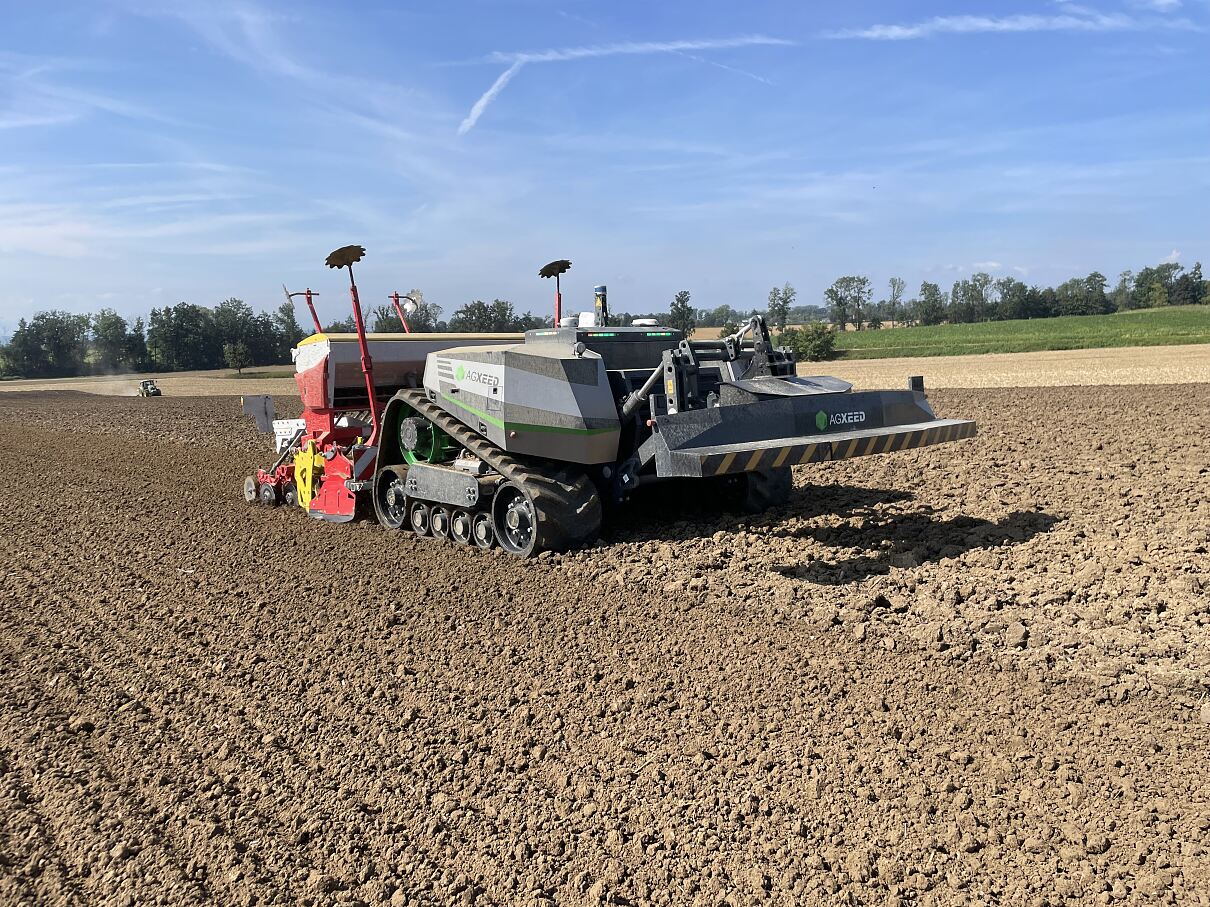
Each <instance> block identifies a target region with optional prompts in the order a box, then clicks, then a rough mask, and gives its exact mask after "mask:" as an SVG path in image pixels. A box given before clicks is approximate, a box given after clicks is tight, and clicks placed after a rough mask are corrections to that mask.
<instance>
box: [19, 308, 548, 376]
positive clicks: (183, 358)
mask: <svg viewBox="0 0 1210 907" xmlns="http://www.w3.org/2000/svg"><path fill="white" fill-rule="evenodd" d="M408 295H409V296H411V297H412V298H413V299H415V300H416V302H417V306H416V311H415V312H414V313H413V314H412V315H411V316H410V317H409V318H408V326H409V327H410V328H411V329H412V330H413V331H417V332H434V331H447V330H449V331H466V332H491V331H525V330H529V329H530V328H534V327H541V326H543V325H544V324H547V323H549V322H548V320H546V319H543V318H541V317H538V316H535V315H530V314H529V313H525V314H522V315H518V314H517V313H516V311H515V310H514V308H513V304H512V303H511V302H509V301H507V300H503V299H495V300H493V301H492V302H484V301H482V300H474V301H473V302H469V303H467V304H466V305H464V306H463V307H462V308H460V309H458V310H457V311H455V312H454V314H453V315H452V316H451V317H450V318H449V320H448V321H444V320H442V318H441V311H442V310H441V307H440V306H437V305H434V304H433V303H431V302H427V301H425V299H424V294H423V293H422V292H421V291H420V290H411V291H409V293H408ZM365 317H366V327H367V329H368V330H370V331H373V332H376V333H383V332H398V331H402V330H403V324H402V322H400V320H399V316H398V314H396V312H395V308H394V306H391V305H386V304H384V305H380V306H378V307H376V308H374V309H372V310H370V311H369V312H367V313H366V316H365ZM354 330H356V325H355V324H354V323H353V316H352V314H350V315H349V316H348V318H345V319H342V320H335V321H330V322H329V323H328V324H325V325H324V331H326V332H332V333H343V332H352V331H354ZM311 333H313V331H312V330H311V328H310V327H308V328H307V329H304V328H303V327H302V325H301V324H300V323H299V321H298V315H297V313H296V311H295V306H294V304H293V303H292V302H288V301H286V302H282V304H281V305H279V306H278V307H277V308H276V309H275V310H274V311H273V312H272V313H269V312H255V311H253V309H252V307H251V306H250V305H248V304H247V303H246V302H244V301H243V300H241V299H235V298H232V299H225V300H223V301H222V302H220V303H219V304H218V305H216V306H214V307H213V308H209V307H207V306H201V305H195V304H193V303H189V302H179V303H177V304H176V305H172V306H164V307H163V308H156V309H152V310H151V313H150V314H149V315H148V317H147V318H146V319H143V318H142V317H138V318H135V319H134V320H133V321H128V320H127V319H126V318H124V317H123V316H121V315H119V314H118V313H117V312H115V311H114V310H113V309H102V310H101V311H99V312H97V313H95V314H91V315H85V314H77V313H73V312H62V311H49V312H38V313H37V314H35V315H34V316H33V317H32V318H30V319H29V320H26V319H24V318H22V319H21V320H20V321H19V322H18V324H17V329H16V330H15V331H13V335H12V337H11V338H10V340H9V342H8V343H7V344H4V345H3V346H0V370H2V373H3V374H5V375H11V376H17V377H22V378H67V377H76V376H80V375H111V374H118V373H122V372H173V371H203V370H211V369H217V368H224V367H226V368H231V369H235V370H236V371H240V370H242V369H244V368H248V367H252V366H265V365H280V364H283V363H288V362H289V361H290V350H291V349H292V348H293V347H295V346H297V345H298V342H299V341H300V340H302V339H303V338H304V337H306V336H308V335H309V334H311Z"/></svg>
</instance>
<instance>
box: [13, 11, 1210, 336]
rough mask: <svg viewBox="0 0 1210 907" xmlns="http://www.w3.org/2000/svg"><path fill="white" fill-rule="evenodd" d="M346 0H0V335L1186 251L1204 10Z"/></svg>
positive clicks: (652, 293) (1043, 279)
mask: <svg viewBox="0 0 1210 907" xmlns="http://www.w3.org/2000/svg"><path fill="white" fill-rule="evenodd" d="M342 6H344V7H345V11H337V10H336V7H335V6H334V5H330V4H329V5H319V4H313V3H308V2H305V0H303V2H291V3H288V4H287V3H277V2H276V0H246V2H245V0H238V2H227V0H213V2H207V3H202V2H181V3H171V2H157V0H111V2H107V0H89V2H81V3H72V2H55V3H52V4H41V5H40V4H32V3H24V2H22V3H17V2H13V0H0V14H2V15H0V22H3V23H4V24H3V32H0V330H3V331H7V330H11V328H12V326H13V325H14V324H15V322H16V319H17V318H18V317H20V316H22V315H28V314H29V313H31V312H32V311H34V310H36V309H45V308H60V309H69V310H75V311H90V310H95V309H97V308H99V307H101V306H111V307H114V308H116V309H118V310H119V311H120V312H122V313H124V314H130V315H134V314H140V313H145V312H146V311H147V310H149V309H150V308H151V307H152V306H159V305H164V304H170V303H173V302H177V301H180V300H182V299H184V300H188V301H191V302H197V303H202V304H207V305H212V304H214V303H216V302H218V301H220V300H221V299H223V298H225V297H227V296H239V297H241V298H243V299H245V300H247V301H248V302H250V303H252V304H253V305H255V306H258V307H269V306H275V305H276V304H277V303H278V301H279V300H280V292H281V291H280V286H281V284H282V282H283V281H284V282H286V283H288V284H289V285H290V287H291V289H294V288H296V287H297V288H301V287H303V286H304V285H306V284H310V285H311V286H312V287H314V288H315V289H317V290H319V291H320V292H321V294H322V295H321V298H320V307H321V311H322V313H323V314H324V316H325V317H334V316H337V315H344V314H345V313H346V308H347V307H346V297H345V296H343V295H341V289H340V281H339V279H338V278H337V276H336V275H335V274H334V273H331V272H329V271H327V269H326V268H324V267H323V264H322V263H323V259H324V257H325V255H326V254H327V253H328V252H329V251H330V250H332V249H333V248H335V247H337V246H340V245H344V244H346V243H351V242H356V243H360V244H362V245H365V246H366V247H367V249H368V250H369V251H368V255H367V260H366V262H365V264H364V266H363V267H362V269H361V271H360V272H359V283H360V284H361V286H362V292H363V297H364V299H365V301H366V302H368V303H372V304H376V303H377V302H379V301H381V300H382V299H385V295H386V294H387V293H389V292H390V291H392V290H394V289H399V290H401V291H405V290H407V289H408V288H410V287H420V288H422V289H423V290H424V291H425V293H426V296H427V298H429V299H430V300H431V301H433V302H435V303H437V304H439V305H441V306H443V307H444V308H445V311H446V312H447V313H449V312H452V311H453V310H454V309H455V308H457V307H458V306H460V305H462V304H463V303H465V302H467V301H469V300H470V299H474V298H487V299H490V298H493V297H502V298H509V299H511V300H513V301H514V302H515V303H516V304H517V306H518V307H519V308H520V309H522V310H524V309H532V310H534V311H539V310H541V311H545V310H546V309H547V307H548V305H549V297H550V287H549V286H548V284H547V282H545V281H540V280H539V279H538V278H537V276H536V272H537V269H538V268H539V267H540V266H541V265H542V264H544V263H545V262H546V261H549V260H551V259H554V258H563V257H566V258H570V259H572V261H573V262H574V266H573V269H572V271H571V272H570V274H568V275H567V279H566V281H565V284H564V291H565V296H566V297H567V302H568V304H569V307H570V308H573V309H574V308H576V307H577V305H578V304H579V303H583V304H584V305H585V306H587V305H588V304H590V302H591V292H592V290H591V288H592V286H593V285H594V284H596V283H607V284H608V285H609V287H610V296H611V301H612V303H613V305H614V307H615V309H624V310H629V311H640V310H649V309H659V308H664V307H666V306H667V303H668V301H669V300H670V299H671V297H672V295H673V293H675V292H676V291H677V290H679V289H682V288H685V289H689V290H690V291H691V292H692V293H693V299H694V301H695V303H697V304H698V305H700V306H702V307H713V306H716V305H721V304H723V303H728V304H731V305H733V306H735V307H736V308H741V309H742V308H746V307H749V306H753V305H758V304H760V303H761V302H762V301H763V299H764V297H765V295H766V293H767V291H768V288H769V287H770V286H771V285H773V284H775V283H776V284H780V283H782V282H784V281H790V282H792V283H793V284H795V285H796V286H797V287H798V288H799V300H800V302H818V301H819V300H820V297H821V294H822V292H823V289H824V288H825V287H826V286H827V285H828V284H829V283H831V281H832V280H833V279H834V278H836V277H838V276H841V275H843V274H850V273H859V274H867V275H869V276H870V277H871V278H872V279H873V280H874V281H875V285H876V287H877V288H878V290H880V291H883V290H884V289H885V286H886V280H887V278H888V277H890V276H892V275H900V276H902V277H904V278H905V279H906V280H907V281H908V286H909V292H910V293H911V292H914V291H915V289H916V288H917V287H918V286H919V283H920V281H921V280H925V279H927V280H935V281H938V282H940V283H942V285H943V286H946V287H948V285H949V283H950V282H951V281H953V280H954V279H956V278H959V277H961V276H963V275H964V274H969V273H970V272H971V271H972V270H989V271H991V272H993V273H995V274H998V275H999V274H1012V275H1015V276H1018V277H1021V278H1022V279H1024V280H1026V281H1028V282H1038V283H1053V282H1057V281H1059V280H1062V279H1065V278H1066V277H1069V276H1072V275H1077V274H1078V275H1082V274H1086V273H1087V272H1089V271H1091V270H1094V269H1096V270H1100V271H1102V272H1104V273H1106V274H1107V275H1109V276H1110V277H1111V278H1114V277H1116V274H1117V271H1118V270H1120V269H1122V268H1127V267H1130V268H1137V267H1140V266H1142V265H1145V264H1154V263H1156V262H1159V261H1161V260H1165V259H1171V258H1172V256H1177V257H1178V258H1179V260H1180V261H1181V262H1182V263H1184V264H1186V265H1188V264H1192V262H1193V261H1194V260H1196V259H1199V258H1208V257H1210V252H1208V250H1210V69H1208V68H1207V60H1208V59H1210V3H1208V2H1207V0H1103V2H1097V3H1095V4H1091V5H1083V4H1080V3H1075V2H1062V3H1056V2H1050V0H1037V2H1026V0H1019V2H996V3H985V4H979V5H977V6H976V5H968V6H962V5H959V4H946V3H912V4H907V3H889V2H860V0H858V2H849V3H845V4H828V5H825V4H808V3H799V2H788V0H787V2H782V3H760V2H755V3H735V2H734V0H729V2H715V0H694V2H688V0H678V2H665V3H653V2H650V0H647V2H643V3H632V2H610V3H590V2H576V0H563V2H539V0H518V2H503V0H501V2H488V0H480V2H465V0H445V2H441V3H377V4H361V5H355V4H346V5H342Z"/></svg>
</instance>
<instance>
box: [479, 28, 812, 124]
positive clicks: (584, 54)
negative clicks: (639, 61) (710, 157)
mask: <svg viewBox="0 0 1210 907" xmlns="http://www.w3.org/2000/svg"><path fill="white" fill-rule="evenodd" d="M793 43H794V42H793V41H786V40H784V39H782V38H770V37H767V36H765V35H742V36H740V37H738V38H718V39H713V40H704V41H627V42H625V43H622V44H599V45H595V46H589V47H567V48H562V49H559V50H542V51H534V52H526V53H503V52H501V51H496V52H495V53H493V54H490V55H489V56H488V60H490V61H494V62H499V63H509V64H510V65H509V67H508V69H506V70H504V72H502V73H501V74H500V76H499V78H497V79H496V81H495V82H493V83H492V86H491V88H489V89H488V90H487V91H485V92H484V93H483V95H482V96H481V97H480V98H479V100H477V101H476V102H475V106H474V107H472V108H471V110H470V113H468V114H467V115H466V119H464V120H463V121H462V124H461V125H460V126H459V127H458V134H459V135H466V133H468V132H470V131H471V129H473V128H474V126H475V124H476V123H477V122H479V117H481V116H483V112H484V111H485V110H487V108H488V107H489V106H490V105H491V103H492V101H494V100H496V98H497V97H499V95H500V92H502V91H504V89H505V87H506V86H507V85H508V83H509V82H510V81H512V78H513V76H515V75H516V74H517V73H518V71H520V69H521V67H522V66H524V65H525V64H526V63H561V62H564V61H567V60H585V59H590V58H593V57H615V56H619V55H622V54H673V53H675V54H684V53H685V52H686V51H694V50H722V49H725V48H729V47H755V46H761V45H763V46H778V45H781V46H785V45H789V44H793ZM744 75H751V74H750V73H744ZM755 78H759V77H755Z"/></svg>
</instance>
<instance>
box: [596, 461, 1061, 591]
mask: <svg viewBox="0 0 1210 907" xmlns="http://www.w3.org/2000/svg"><path fill="white" fill-rule="evenodd" d="M670 514H675V515H676V517H675V518H673V517H671V516H670ZM821 517H831V518H832V519H831V520H829V521H828V522H827V523H822V524H821V523H820V522H819V520H820V518H821ZM1058 522H1059V518H1058V517H1055V516H1053V515H1051V514H1049V513H1045V512H1039V511H1016V512H1013V513H1010V514H1008V515H1006V516H1005V517H1003V518H1002V519H1000V520H996V521H992V520H985V519H981V518H978V517H972V516H965V515H960V516H954V517H948V518H942V517H939V516H938V515H937V511H936V509H935V508H933V507H931V506H928V505H924V504H919V503H916V502H915V495H913V494H911V493H910V492H905V491H902V490H899V489H889V488H867V487H862V486H854V485H816V486H808V487H805V488H803V487H799V488H796V489H795V490H794V492H793V494H792V495H791V497H790V500H789V501H788V502H787V503H786V505H785V506H783V507H778V508H774V509H773V510H771V511H769V512H768V513H764V514H760V515H758V516H748V515H744V514H737V513H728V512H725V511H722V512H720V509H719V502H718V500H717V499H716V498H714V497H713V496H710V497H707V496H705V495H702V494H701V491H700V488H696V487H695V486H694V484H693V483H686V484H685V485H682V486H678V485H676V484H675V483H668V484H667V485H665V486H656V487H654V488H651V489H647V490H645V491H644V494H643V495H641V496H640V497H639V498H638V499H637V500H634V501H632V502H630V503H628V504H626V505H624V506H623V507H621V508H620V509H619V511H618V512H617V514H616V515H615V518H614V521H613V524H614V527H615V528H614V529H613V531H612V532H611V533H610V534H609V535H610V538H612V539H614V540H617V541H630V542H643V541H667V540H670V539H675V538H681V539H687V538H703V537H706V536H709V535H713V534H714V533H716V532H719V531H720V530H721V531H724V532H730V531H733V530H734V529H735V528H737V526H739V525H741V524H742V525H746V526H749V527H751V528H754V529H758V530H761V529H764V530H770V536H771V538H770V544H771V546H773V547H774V548H775V549H778V550H777V553H776V554H774V558H773V559H774V560H775V561H776V560H781V561H782V563H781V564H777V565H775V566H771V567H770V569H771V570H772V571H773V572H775V573H779V574H781V575H782V576H786V577H789V578H792V579H798V580H803V581H805V582H809V583H815V584H817V585H826V586H840V585H847V584H849V583H859V582H861V581H863V580H865V579H868V578H870V577H872V576H879V575H885V574H887V573H889V572H890V570H891V568H892V567H915V566H919V565H921V564H925V563H931V562H934V561H939V560H944V559H948V558H955V557H959V556H961V555H962V554H964V553H966V552H967V551H971V550H974V549H976V548H984V549H995V548H999V547H1003V546H1007V545H1015V544H1020V543H1022V542H1025V541H1028V540H1029V539H1031V538H1033V537H1034V536H1036V535H1040V534H1042V533H1044V532H1049V531H1050V530H1051V528H1052V527H1054V525H1055V524H1056V523H1058ZM821 546H822V547H823V548H825V549H830V550H831V551H835V552H836V553H838V554H840V553H844V554H846V555H848V556H846V557H841V558H837V559H833V558H831V557H829V556H828V552H827V551H826V550H825V551H824V552H820V550H819V549H820V547H821ZM779 555H780V557H779ZM821 555H822V556H821Z"/></svg>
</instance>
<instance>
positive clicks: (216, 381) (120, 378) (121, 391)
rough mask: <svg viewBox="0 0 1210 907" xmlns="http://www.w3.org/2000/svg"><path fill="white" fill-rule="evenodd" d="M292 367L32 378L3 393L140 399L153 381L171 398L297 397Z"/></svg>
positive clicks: (1, 387)
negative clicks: (144, 384) (75, 393)
mask: <svg viewBox="0 0 1210 907" xmlns="http://www.w3.org/2000/svg"><path fill="white" fill-rule="evenodd" d="M293 374H294V372H293V370H292V369H291V367H290V366H288V365H286V366H265V367H264V368H259V369H248V370H246V371H245V372H244V373H243V374H242V375H237V374H236V373H235V372H233V371H231V369H226V368H224V369H215V370H214V371H208V372H164V373H152V374H137V375H95V376H91V377H87V378H31V379H19V380H16V381H0V392H3V391H83V392H84V393H86V394H100V395H102V396H105V397H137V396H138V393H139V382H140V381H143V380H145V379H147V378H154V379H155V382H156V384H157V385H158V386H159V388H160V390H162V391H163V392H164V394H165V395H167V396H170V397H210V396H224V395H230V396H239V395H241V394H297V393H298V387H297V386H296V385H295V384H294V378H293Z"/></svg>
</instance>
